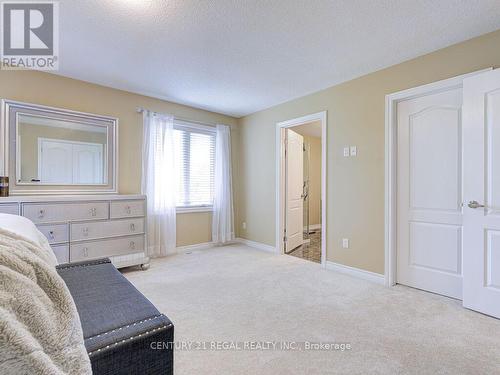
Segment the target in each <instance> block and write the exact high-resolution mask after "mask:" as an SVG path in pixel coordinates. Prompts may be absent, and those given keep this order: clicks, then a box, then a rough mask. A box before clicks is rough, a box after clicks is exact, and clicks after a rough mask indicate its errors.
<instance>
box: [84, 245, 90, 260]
mask: <svg viewBox="0 0 500 375" xmlns="http://www.w3.org/2000/svg"><path fill="white" fill-rule="evenodd" d="M83 256H84V257H85V258H87V257H88V256H89V249H88V248H86V247H84V248H83Z"/></svg>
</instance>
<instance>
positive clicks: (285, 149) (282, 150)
mask: <svg viewBox="0 0 500 375" xmlns="http://www.w3.org/2000/svg"><path fill="white" fill-rule="evenodd" d="M277 143H278V144H277V151H278V153H277V207H276V213H277V215H276V222H277V228H278V236H277V237H278V238H277V239H276V241H277V248H278V249H280V252H281V253H283V254H287V255H291V256H295V257H298V258H301V259H305V260H308V261H312V262H315V263H321V264H323V265H324V264H325V262H326V243H325V241H326V215H325V204H326V200H325V196H326V191H325V188H326V112H321V113H318V114H313V115H310V116H305V117H301V118H297V119H293V120H289V121H285V122H281V123H278V124H277Z"/></svg>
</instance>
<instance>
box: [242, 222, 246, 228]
mask: <svg viewBox="0 0 500 375" xmlns="http://www.w3.org/2000/svg"><path fill="white" fill-rule="evenodd" d="M241 227H242V228H243V229H247V223H246V222H245V221H244V222H243V223H241Z"/></svg>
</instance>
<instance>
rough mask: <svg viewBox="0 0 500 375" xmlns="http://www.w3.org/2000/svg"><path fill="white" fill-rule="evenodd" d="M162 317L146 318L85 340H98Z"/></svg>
mask: <svg viewBox="0 0 500 375" xmlns="http://www.w3.org/2000/svg"><path fill="white" fill-rule="evenodd" d="M161 316H163V314H160V315H155V316H153V317H151V318H148V319H144V320H141V321H139V322H135V323H133V324H127V325H126V326H122V327H119V328H115V329H112V330H111V331H107V332H104V333H99V334H98V335H95V336H91V337H88V338H86V339H85V340H93V339H95V338H98V337H101V336H106V335H108V334H110V333H113V332H118V331H121V330H122V329H126V328H129V327H134V326H136V325H137V324H141V323H144V322H149V321H150V320H153V319H157V318H159V317H161Z"/></svg>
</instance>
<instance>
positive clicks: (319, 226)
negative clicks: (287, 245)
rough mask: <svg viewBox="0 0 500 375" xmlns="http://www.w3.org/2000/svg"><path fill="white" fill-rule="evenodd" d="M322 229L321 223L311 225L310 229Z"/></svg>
mask: <svg viewBox="0 0 500 375" xmlns="http://www.w3.org/2000/svg"><path fill="white" fill-rule="evenodd" d="M320 229H321V224H312V225H309V230H320Z"/></svg>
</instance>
